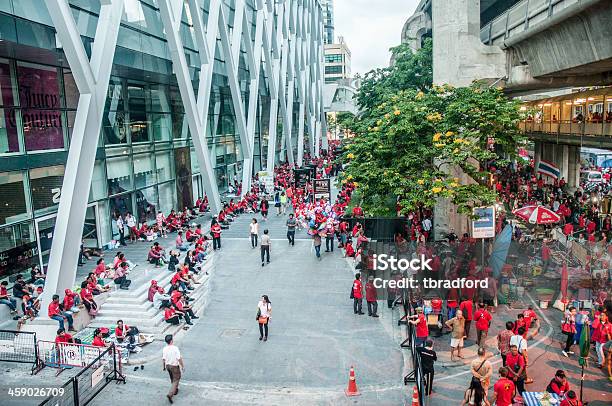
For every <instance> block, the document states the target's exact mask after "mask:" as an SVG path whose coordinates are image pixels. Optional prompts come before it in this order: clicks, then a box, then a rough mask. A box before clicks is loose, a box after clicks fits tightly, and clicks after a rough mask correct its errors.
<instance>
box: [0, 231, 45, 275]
mask: <svg viewBox="0 0 612 406" xmlns="http://www.w3.org/2000/svg"><path fill="white" fill-rule="evenodd" d="M38 262H39V257H38V247H37V244H36V240H35V239H34V223H33V221H27V222H23V223H18V224H13V225H10V226H7V227H1V228H0V278H4V277H5V276H8V275H13V274H16V273H19V272H24V271H27V270H28V269H30V268H31V267H33V266H34V265H36V264H38Z"/></svg>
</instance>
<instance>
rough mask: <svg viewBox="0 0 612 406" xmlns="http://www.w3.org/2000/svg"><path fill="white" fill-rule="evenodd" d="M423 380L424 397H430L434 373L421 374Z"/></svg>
mask: <svg viewBox="0 0 612 406" xmlns="http://www.w3.org/2000/svg"><path fill="white" fill-rule="evenodd" d="M423 375H424V376H423V378H424V379H425V395H427V396H429V395H431V390H432V389H433V379H434V371H431V372H423Z"/></svg>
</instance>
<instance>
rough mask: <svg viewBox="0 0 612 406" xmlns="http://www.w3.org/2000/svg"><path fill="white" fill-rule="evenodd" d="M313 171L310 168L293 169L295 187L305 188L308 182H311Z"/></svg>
mask: <svg viewBox="0 0 612 406" xmlns="http://www.w3.org/2000/svg"><path fill="white" fill-rule="evenodd" d="M311 175H312V172H311V170H310V169H309V168H296V169H294V170H293V179H294V182H295V187H297V188H301V189H303V188H305V187H306V183H308V182H310V179H311V178H312V176H311Z"/></svg>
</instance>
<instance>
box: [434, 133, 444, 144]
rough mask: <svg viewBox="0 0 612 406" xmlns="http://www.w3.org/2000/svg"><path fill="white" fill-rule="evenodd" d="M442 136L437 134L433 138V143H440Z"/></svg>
mask: <svg viewBox="0 0 612 406" xmlns="http://www.w3.org/2000/svg"><path fill="white" fill-rule="evenodd" d="M441 136H442V134H440V133H435V134H434V136H433V142H438V141H440V137H441Z"/></svg>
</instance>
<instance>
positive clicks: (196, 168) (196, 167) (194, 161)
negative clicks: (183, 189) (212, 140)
mask: <svg viewBox="0 0 612 406" xmlns="http://www.w3.org/2000/svg"><path fill="white" fill-rule="evenodd" d="M191 172H193V173H199V172H200V162H199V161H198V156H197V154H196V151H195V148H191Z"/></svg>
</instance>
